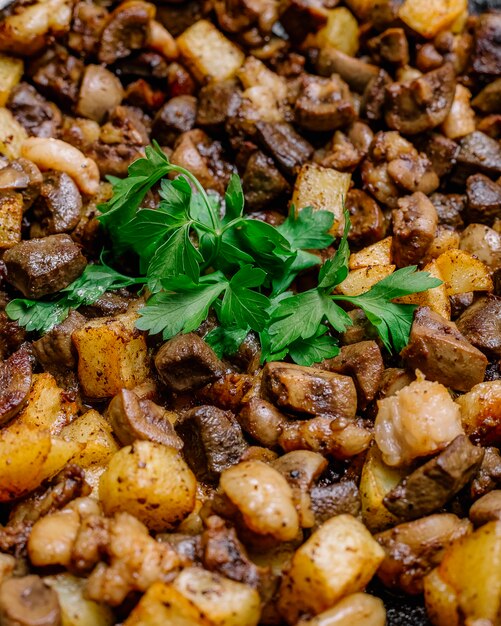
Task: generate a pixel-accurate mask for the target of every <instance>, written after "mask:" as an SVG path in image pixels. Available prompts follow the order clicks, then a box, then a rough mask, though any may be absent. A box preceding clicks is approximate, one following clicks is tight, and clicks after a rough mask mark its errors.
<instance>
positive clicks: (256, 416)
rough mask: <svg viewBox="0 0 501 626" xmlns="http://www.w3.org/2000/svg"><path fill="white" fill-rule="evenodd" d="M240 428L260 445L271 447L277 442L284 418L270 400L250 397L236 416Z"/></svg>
mask: <svg viewBox="0 0 501 626" xmlns="http://www.w3.org/2000/svg"><path fill="white" fill-rule="evenodd" d="M237 419H238V422H239V424H240V426H241V427H242V429H243V430H244V431H245V432H246V433H247V434H248V435H250V436H251V437H252V438H253V439H255V440H256V441H258V442H259V443H260V444H261V445H263V446H266V447H268V448H273V447H274V446H276V445H277V443H278V438H279V437H280V433H281V432H282V426H283V425H284V424H285V422H286V418H285V416H284V415H282V413H280V411H278V409H277V408H276V407H274V406H273V404H271V403H270V402H267V401H266V400H262V399H261V398H252V399H251V400H249V402H247V404H245V405H244V407H243V408H242V410H241V411H240V413H239V414H238V416H237Z"/></svg>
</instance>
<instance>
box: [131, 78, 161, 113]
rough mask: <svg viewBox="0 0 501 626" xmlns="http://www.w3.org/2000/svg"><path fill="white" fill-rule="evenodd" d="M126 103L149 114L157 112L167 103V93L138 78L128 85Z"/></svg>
mask: <svg viewBox="0 0 501 626" xmlns="http://www.w3.org/2000/svg"><path fill="white" fill-rule="evenodd" d="M125 101H126V102H127V103H128V104H130V105H131V106H135V107H139V108H141V109H144V110H145V111H148V112H151V111H157V110H158V109H159V108H160V107H161V106H162V104H163V103H164V102H165V93H164V92H163V91H162V90H161V89H155V88H154V87H153V86H152V85H150V83H148V82H147V81H146V80H144V78H138V79H137V80H135V81H133V82H132V83H129V84H128V85H127V89H126V90H125Z"/></svg>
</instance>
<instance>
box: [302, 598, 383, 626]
mask: <svg viewBox="0 0 501 626" xmlns="http://www.w3.org/2000/svg"><path fill="white" fill-rule="evenodd" d="M385 624H386V609H385V608H384V604H383V601H382V600H381V598H376V597H375V596H371V595H369V594H368V593H353V594H352V595H351V596H347V597H346V598H343V599H342V600H341V601H340V602H338V603H337V604H336V606H335V607H333V608H332V609H328V610H327V611H324V612H323V613H320V615H317V616H316V617H312V618H311V619H304V620H299V622H298V623H297V624H296V626H385Z"/></svg>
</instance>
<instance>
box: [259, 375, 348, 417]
mask: <svg viewBox="0 0 501 626" xmlns="http://www.w3.org/2000/svg"><path fill="white" fill-rule="evenodd" d="M263 388H264V390H265V392H266V394H267V395H268V396H269V398H270V399H271V401H272V402H274V403H275V404H276V405H277V406H279V407H281V408H282V409H285V410H286V411H293V412H295V413H303V414H304V413H306V414H308V415H331V416H336V417H347V418H353V417H355V413H356V411H357V392H356V389H355V385H354V383H353V381H352V379H351V378H350V377H349V376H342V375H340V374H335V373H333V372H327V371H323V370H319V369H314V368H312V367H302V366H300V365H291V364H289V363H268V364H267V365H266V366H265V368H264V370H263Z"/></svg>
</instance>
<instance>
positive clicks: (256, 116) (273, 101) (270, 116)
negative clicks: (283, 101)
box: [238, 85, 284, 128]
mask: <svg viewBox="0 0 501 626" xmlns="http://www.w3.org/2000/svg"><path fill="white" fill-rule="evenodd" d="M238 112H239V116H241V117H242V120H245V122H244V123H245V125H248V126H249V128H251V127H252V126H253V125H254V124H255V123H256V122H270V123H273V122H283V120H284V116H283V112H282V110H281V109H280V107H279V105H278V102H277V98H276V96H275V94H274V93H273V91H272V90H271V89H269V88H268V87H265V86H263V85H256V86H255V87H249V88H248V89H246V90H245V91H244V92H243V93H242V102H241V103H240V108H239V109H238Z"/></svg>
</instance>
